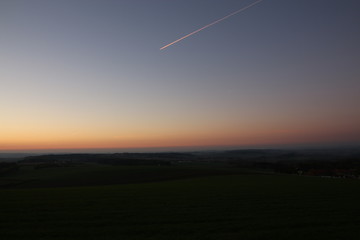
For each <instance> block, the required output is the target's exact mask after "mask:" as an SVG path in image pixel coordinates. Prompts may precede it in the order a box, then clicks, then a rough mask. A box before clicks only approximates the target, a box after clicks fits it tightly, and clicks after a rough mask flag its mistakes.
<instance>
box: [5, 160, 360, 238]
mask: <svg viewBox="0 0 360 240" xmlns="http://www.w3.org/2000/svg"><path fill="white" fill-rule="evenodd" d="M1 181H3V182H2V183H3V185H2V186H3V187H2V188H1V189H0V196H1V198H0V238H1V239H6V240H13V239H24V240H25V239H37V240H38V239H56V240H60V239H61V240H65V239H66V240H75V239H94V240H95V239H104V240H105V239H125V240H141V239H153V240H155V239H157V240H161V239H179V240H180V239H181V240H185V239H206V240H212V239H214V240H215V239H225V240H226V239H326V240H329V239H359V237H360V229H359V226H360V204H359V203H360V191H359V189H360V181H359V180H357V179H332V178H321V177H306V176H295V175H281V174H259V173H256V174H255V173H251V172H247V171H246V170H243V169H235V168H222V167H220V166H215V165H214V166H207V165H204V166H201V165H196V166H171V167H158V166H132V167H127V166H116V167H114V166H100V165H91V164H90V165H80V166H74V167H69V168H48V169H47V168H45V169H39V170H33V169H30V167H22V168H21V169H20V170H19V171H18V172H17V173H16V174H13V175H11V176H5V177H2V178H0V182H1ZM11 181H12V183H16V184H13V185H11V184H10V185H6V184H5V183H9V182H11ZM71 184H72V185H71Z"/></svg>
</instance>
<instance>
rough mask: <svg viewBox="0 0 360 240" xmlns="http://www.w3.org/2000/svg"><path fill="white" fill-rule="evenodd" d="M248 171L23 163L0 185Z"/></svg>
mask: <svg viewBox="0 0 360 240" xmlns="http://www.w3.org/2000/svg"><path fill="white" fill-rule="evenodd" d="M246 172H249V171H246V170H243V169H239V168H229V167H225V166H224V165H220V166H218V165H215V166H214V165H211V164H202V165H201V164H200V165H199V164H190V165H175V166H111V165H101V164H91V163H90V164H89V163H86V164H78V165H74V166H71V167H51V168H41V169H35V168H34V166H31V165H30V166H28V165H23V166H21V167H20V170H19V171H18V172H16V173H13V174H11V175H8V176H3V177H0V187H11V188H14V187H17V188H34V187H74V186H96V185H101V186H103V185H113V184H128V183H143V182H155V181H167V180H174V179H183V178H189V177H203V176H213V175H229V174H239V173H246Z"/></svg>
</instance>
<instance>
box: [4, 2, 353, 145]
mask: <svg viewBox="0 0 360 240" xmlns="http://www.w3.org/2000/svg"><path fill="white" fill-rule="evenodd" d="M253 2H255V0H116V1H115V0H0V84H1V85H0V86H1V87H0V111H1V112H0V150H3V151H5V150H6V151H10V150H11V151H15V150H32V149H85V148H86V149H91V148H94V149H100V148H111V149H122V148H145V147H187V146H189V147H194V146H202V147H209V148H210V147H212V146H238V147H249V146H252V147H256V146H267V145H269V146H270V145H279V146H281V145H283V144H284V145H289V144H290V145H292V144H293V145H297V144H322V143H325V144H326V143H331V144H332V143H359V142H360V1H359V0H264V1H262V2H259V3H258V4H256V5H254V6H252V7H250V8H248V9H246V10H245V11H243V12H240V13H238V14H236V15H233V16H231V17H229V18H227V19H225V20H224V21H221V22H219V23H217V24H214V25H212V26H210V27H208V28H206V29H204V30H203V31H200V32H198V33H196V34H194V35H192V36H190V37H188V38H186V39H183V40H182V41H179V42H177V43H175V44H173V45H171V46H169V47H167V48H166V49H163V50H160V48H161V47H163V46H165V45H167V44H169V43H171V42H173V41H175V40H177V39H179V38H181V37H183V36H185V35H187V34H189V33H191V32H193V31H195V30H197V29H200V28H201V27H203V26H206V25H207V24H210V23H212V22H214V21H216V20H218V19H221V18H222V17H224V16H227V15H228V14H230V13H232V12H235V11H237V10H238V9H241V8H243V7H246V6H248V5H250V4H252V3H253Z"/></svg>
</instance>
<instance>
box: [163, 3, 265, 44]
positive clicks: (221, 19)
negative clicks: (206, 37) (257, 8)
mask: <svg viewBox="0 0 360 240" xmlns="http://www.w3.org/2000/svg"><path fill="white" fill-rule="evenodd" d="M262 1H263V0H258V1H256V2H253V3H252V4H250V5H248V6H246V7H243V8H241V9H239V10H237V11H235V12H233V13H230V14H229V15H227V16H225V17H223V18H220V19H218V20H216V21H215V22H212V23H210V24H208V25H206V26H204V27H202V28H199V29H198V30H196V31H193V32H192V33H189V34H188V35H185V36H183V37H182V38H179V39H178V40H175V41H173V42H172V43H169V44H167V45H165V46H163V47H162V48H160V50H164V49H165V48H167V47H170V46H171V45H173V44H175V43H177V42H180V41H181V40H184V39H185V38H188V37H190V36H191V35H194V34H195V33H198V32H200V31H202V30H204V29H206V28H208V27H211V26H212V25H215V24H217V23H219V22H221V21H223V20H225V19H227V18H229V17H231V16H233V15H235V14H238V13H241V12H242V11H245V10H246V9H248V8H251V7H252V6H254V5H256V4H258V3H260V2H262Z"/></svg>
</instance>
